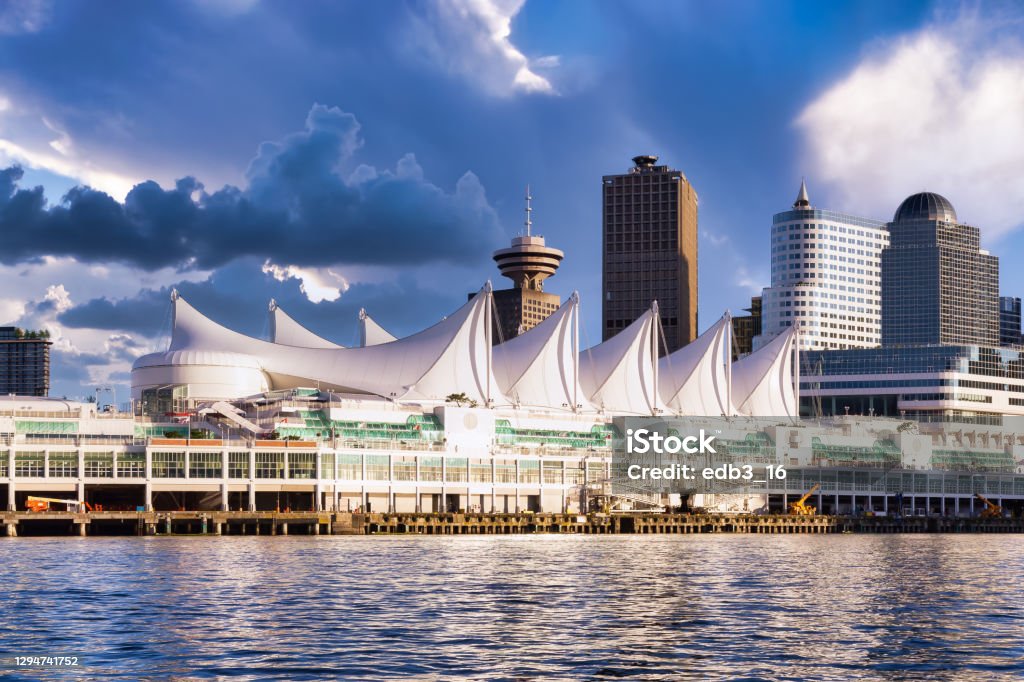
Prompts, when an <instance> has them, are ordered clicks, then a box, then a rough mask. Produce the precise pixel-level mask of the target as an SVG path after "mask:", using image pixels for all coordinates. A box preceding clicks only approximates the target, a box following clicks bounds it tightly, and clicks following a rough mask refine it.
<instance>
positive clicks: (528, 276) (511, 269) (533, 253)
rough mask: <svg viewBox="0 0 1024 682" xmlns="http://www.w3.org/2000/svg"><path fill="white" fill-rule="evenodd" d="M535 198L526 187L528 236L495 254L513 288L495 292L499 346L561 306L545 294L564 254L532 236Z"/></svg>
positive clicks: (532, 326) (503, 273) (518, 238)
mask: <svg viewBox="0 0 1024 682" xmlns="http://www.w3.org/2000/svg"><path fill="white" fill-rule="evenodd" d="M532 199H533V197H531V196H530V189H529V188H527V189H526V222H525V223H523V225H524V227H525V234H523V235H520V236H518V237H513V238H512V245H511V246H509V247H507V248H504V249H498V250H497V251H495V252H494V261H495V262H496V263H497V264H498V269H499V270H501V274H502V275H504V276H505V277H508V278H509V279H511V280H512V283H513V287H512V288H511V289H499V290H496V291H494V293H493V296H494V298H493V300H494V312H495V316H496V317H497V321H498V326H497V329H496V332H497V333H495V334H494V337H493V338H494V343H496V344H497V343H501V342H502V341H507V340H509V339H511V338H514V337H516V336H519V335H520V334H522V333H523V332H525V331H528V330H530V329H533V328H534V327H536V326H537V325H538V324H540V323H541V322H542V321H543V320H544V319H545V318H547V316H548V315H550V314H551V313H553V312H555V311H556V310H558V306H560V305H561V304H562V300H561V297H560V296H559V295H558V294H551V293H548V292H546V291H544V280H546V279H547V278H548V277H551V276H552V275H554V274H555V271H556V270H558V266H559V265H560V264H561V263H562V258H563V257H564V255H565V254H564V253H562V251H560V250H558V249H553V248H551V247H550V246H548V245H547V244H546V243H545V241H544V237H541V236H539V235H535V234H533V220H532V217H531V216H532V213H533V208H532V207H531V206H530V201H531V200H532ZM475 295H476V294H475V292H474V293H471V294H469V297H470V298H472V297H473V296H475Z"/></svg>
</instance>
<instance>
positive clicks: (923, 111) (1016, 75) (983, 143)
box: [796, 14, 1024, 238]
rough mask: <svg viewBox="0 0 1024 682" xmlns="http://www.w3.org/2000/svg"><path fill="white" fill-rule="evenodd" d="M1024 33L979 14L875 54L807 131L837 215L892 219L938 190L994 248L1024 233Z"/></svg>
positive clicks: (821, 105)
mask: <svg viewBox="0 0 1024 682" xmlns="http://www.w3.org/2000/svg"><path fill="white" fill-rule="evenodd" d="M1021 25H1022V22H1021V17H1007V16H1000V17H999V18H998V20H996V19H991V18H988V19H985V18H981V17H979V16H977V15H971V14H961V15H959V16H958V17H956V18H954V19H952V20H949V21H944V22H937V23H934V24H931V25H929V26H927V27H926V28H924V29H922V30H920V31H918V32H916V33H913V34H910V35H907V36H904V37H902V38H901V39H899V40H897V41H894V42H892V43H889V44H884V45H878V46H875V47H876V48H877V49H875V50H874V51H873V53H872V54H870V55H868V56H866V57H865V58H864V59H863V60H862V61H861V63H860V64H859V65H857V66H856V67H855V68H854V69H853V71H851V72H850V73H848V74H847V75H846V76H845V77H843V78H842V80H840V81H839V82H838V83H836V84H834V85H833V86H832V87H830V88H829V89H828V90H826V91H825V92H823V93H821V94H820V95H819V96H818V97H817V98H816V99H815V100H814V101H813V102H811V103H810V104H809V105H808V106H807V107H806V108H805V109H804V110H803V112H802V113H801V114H800V116H799V118H798V119H797V122H796V123H797V126H798V128H799V129H800V131H801V132H802V133H803V135H804V137H805V142H806V146H807V152H808V154H807V157H808V158H807V162H808V164H809V168H807V169H806V172H807V173H808V175H809V177H811V178H813V179H814V181H815V184H822V183H824V184H825V186H826V190H827V191H826V194H827V195H828V199H829V201H830V203H831V207H833V208H837V209H842V210H847V211H850V212H855V213H860V214H866V215H869V216H872V217H878V218H881V219H888V218H889V216H891V215H892V214H893V213H894V212H895V209H896V207H897V206H898V205H899V203H900V202H901V201H902V200H903V199H904V198H906V197H907V196H908V195H910V194H913V193H915V192H920V191H924V190H927V191H932V192H937V193H939V194H942V195H943V196H945V197H946V198H947V199H949V200H950V201H951V202H952V203H953V205H954V207H956V209H957V214H958V216H959V218H960V220H961V221H963V222H968V223H970V224H974V225H977V226H979V227H981V228H982V235H983V237H984V238H996V237H999V236H1000V235H1002V234H1005V233H1007V232H1009V231H1011V230H1013V229H1015V228H1019V227H1021V226H1022V220H1024V172H1022V169H1024V46H1022V45H1021V43H1020V41H1019V39H1018V38H1017V37H1016V35H1015V33H1014V32H1013V31H1012V29H1014V28H1015V29H1016V31H1018V32H1019V29H1020V27H1021ZM811 199H812V201H813V200H814V197H813V196H812V197H811ZM815 203H821V202H820V201H818V202H815Z"/></svg>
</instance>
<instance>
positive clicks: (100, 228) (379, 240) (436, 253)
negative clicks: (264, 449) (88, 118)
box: [0, 105, 501, 270]
mask: <svg viewBox="0 0 1024 682" xmlns="http://www.w3.org/2000/svg"><path fill="white" fill-rule="evenodd" d="M359 128H360V126H359V123H358V121H357V120H356V119H355V117H354V116H352V115H351V114H348V113H345V112H343V111H341V110H340V109H337V108H328V107H325V106H321V105H315V106H314V107H313V109H312V110H311V111H310V112H309V116H308V117H307V119H306V126H305V129H304V130H303V131H302V132H298V133H294V134H292V135H289V136H287V137H286V138H284V139H283V140H281V141H280V142H277V143H264V144H263V145H261V146H260V149H259V153H258V155H257V157H256V158H255V159H254V160H253V161H252V163H251V165H250V168H249V171H248V173H247V179H248V187H247V188H245V189H240V188H237V187H232V186H226V187H224V188H223V189H220V190H218V191H216V192H213V193H212V194H211V193H207V192H205V191H204V189H203V186H202V184H201V183H199V182H198V181H196V180H195V179H194V178H184V179H182V180H179V181H178V182H177V183H176V186H175V187H174V188H173V189H164V188H162V187H160V186H159V185H158V184H157V183H155V182H153V181H147V182H143V183H141V184H139V185H137V186H136V187H135V188H134V189H132V191H131V192H130V193H129V194H128V196H127V197H126V199H125V202H124V204H120V203H118V202H117V201H115V200H114V199H113V198H111V197H110V196H108V195H107V194H105V193H103V192H99V191H96V190H93V189H90V188H88V187H76V188H74V189H72V190H71V191H70V192H68V193H67V194H66V195H65V196H64V198H63V200H62V201H61V202H60V203H59V204H56V205H53V206H49V205H48V204H47V201H46V198H45V197H44V195H43V190H42V188H40V187H36V188H33V189H21V188H19V187H18V184H17V183H18V181H19V180H20V179H21V176H22V172H21V169H20V168H18V167H12V168H7V169H4V170H0V235H2V237H3V248H2V249H0V262H3V263H7V264H14V263H18V262H22V261H25V260H31V259H36V258H39V257H40V256H43V255H53V256H71V257H74V258H76V259H78V260H80V261H84V262H110V261H115V262H122V263H128V264H132V265H136V266H139V267H142V268H145V269H149V270H153V269H157V268H160V267H165V266H173V267H178V268H183V269H189V268H201V269H212V268H216V267H218V266H221V265H223V264H225V263H228V262H230V261H232V260H234V259H236V258H239V257H242V256H250V255H251V256H259V257H266V258H273V260H274V261H275V262H277V263H288V264H293V265H327V264H336V263H343V264H353V263H360V264H364V263H365V264H389V265H402V264H410V263H424V262H438V261H447V262H453V263H455V262H467V261H468V262H473V261H475V260H482V259H485V258H486V255H487V253H488V251H489V250H490V249H492V248H493V247H494V246H495V245H496V244H497V242H498V240H499V238H500V236H501V229H500V227H499V224H498V219H497V216H496V214H495V212H494V210H493V209H492V208H491V206H490V205H489V203H488V201H487V197H486V195H485V192H484V188H483V186H482V185H481V184H480V181H479V180H478V179H477V177H476V176H475V175H473V174H472V173H468V172H467V173H466V174H465V175H463V176H462V177H461V178H460V179H459V180H458V182H457V183H456V185H455V190H454V192H451V193H448V192H445V191H444V190H442V189H441V188H440V187H438V186H436V185H434V184H433V183H431V182H429V181H428V180H426V179H425V178H424V176H423V170H422V169H421V168H420V166H419V165H418V164H417V162H416V160H415V158H414V157H413V156H412V155H407V156H405V157H404V158H402V159H401V160H400V161H399V163H398V166H397V169H396V170H395V171H393V172H392V171H380V170H377V169H375V168H373V167H370V166H365V165H359V166H357V165H356V164H355V163H354V157H353V155H354V153H355V151H356V150H357V149H358V148H359V146H360V145H361V140H360V137H359Z"/></svg>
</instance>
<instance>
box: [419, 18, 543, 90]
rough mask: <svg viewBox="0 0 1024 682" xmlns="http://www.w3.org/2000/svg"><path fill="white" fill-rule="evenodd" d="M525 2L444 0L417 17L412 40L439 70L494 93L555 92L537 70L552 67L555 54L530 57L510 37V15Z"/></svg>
mask: <svg viewBox="0 0 1024 682" xmlns="http://www.w3.org/2000/svg"><path fill="white" fill-rule="evenodd" d="M524 4H525V0H442V1H441V2H439V3H438V4H436V5H433V6H431V9H430V10H428V13H429V16H427V17H420V18H417V19H415V20H414V21H415V36H414V37H415V42H416V43H417V44H418V46H419V47H420V48H421V49H423V50H425V51H426V52H427V53H428V55H429V56H430V57H431V59H433V60H434V61H435V62H437V63H438V64H439V65H440V66H441V67H442V68H445V69H447V70H448V71H450V72H452V73H457V74H460V75H462V76H464V77H466V78H468V79H470V80H472V81H474V82H475V83H476V84H477V85H478V86H479V87H481V88H482V89H483V90H484V91H486V92H488V93H490V94H492V95H498V96H507V95H511V94H513V93H514V92H517V91H518V92H526V93H541V94H548V95H553V94H556V92H555V88H554V86H553V85H552V83H551V81H550V80H548V78H546V77H544V76H542V75H540V74H539V73H537V70H538V69H553V68H556V67H557V66H558V64H559V57H558V56H555V55H547V56H542V57H539V58H538V59H536V60H534V61H532V62H531V61H530V60H529V59H528V58H527V57H526V55H525V54H523V53H522V51H520V50H519V48H517V47H516V46H515V45H514V44H513V43H512V40H511V36H512V19H513V18H514V17H515V16H516V15H517V14H519V11H520V10H521V9H522V7H523V5H524Z"/></svg>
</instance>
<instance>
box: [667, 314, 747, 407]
mask: <svg viewBox="0 0 1024 682" xmlns="http://www.w3.org/2000/svg"><path fill="white" fill-rule="evenodd" d="M731 329H732V320H731V318H730V316H729V314H728V313H726V314H725V315H723V316H722V319H720V320H719V321H718V322H716V323H715V324H714V325H712V327H711V328H710V329H708V330H707V331H705V332H704V333H703V334H701V335H700V336H699V337H697V338H696V339H694V340H693V341H691V342H690V343H689V344H687V345H685V346H683V347H682V348H680V349H679V350H677V351H676V352H674V353H672V354H670V355H666V356H665V357H663V358H661V359H660V360H659V361H658V389H659V392H660V394H661V400H662V402H663V403H664V405H665V408H666V409H667V410H669V411H670V412H674V413H675V414H678V415H687V416H705V417H718V416H723V415H725V416H728V415H731V414H733V408H732V406H731V405H730V404H729V402H730V401H729V376H728V371H727V367H728V365H727V363H728V362H730V361H731V359H732V358H731V352H730V348H729V345H730V338H729V337H730V331H731Z"/></svg>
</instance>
